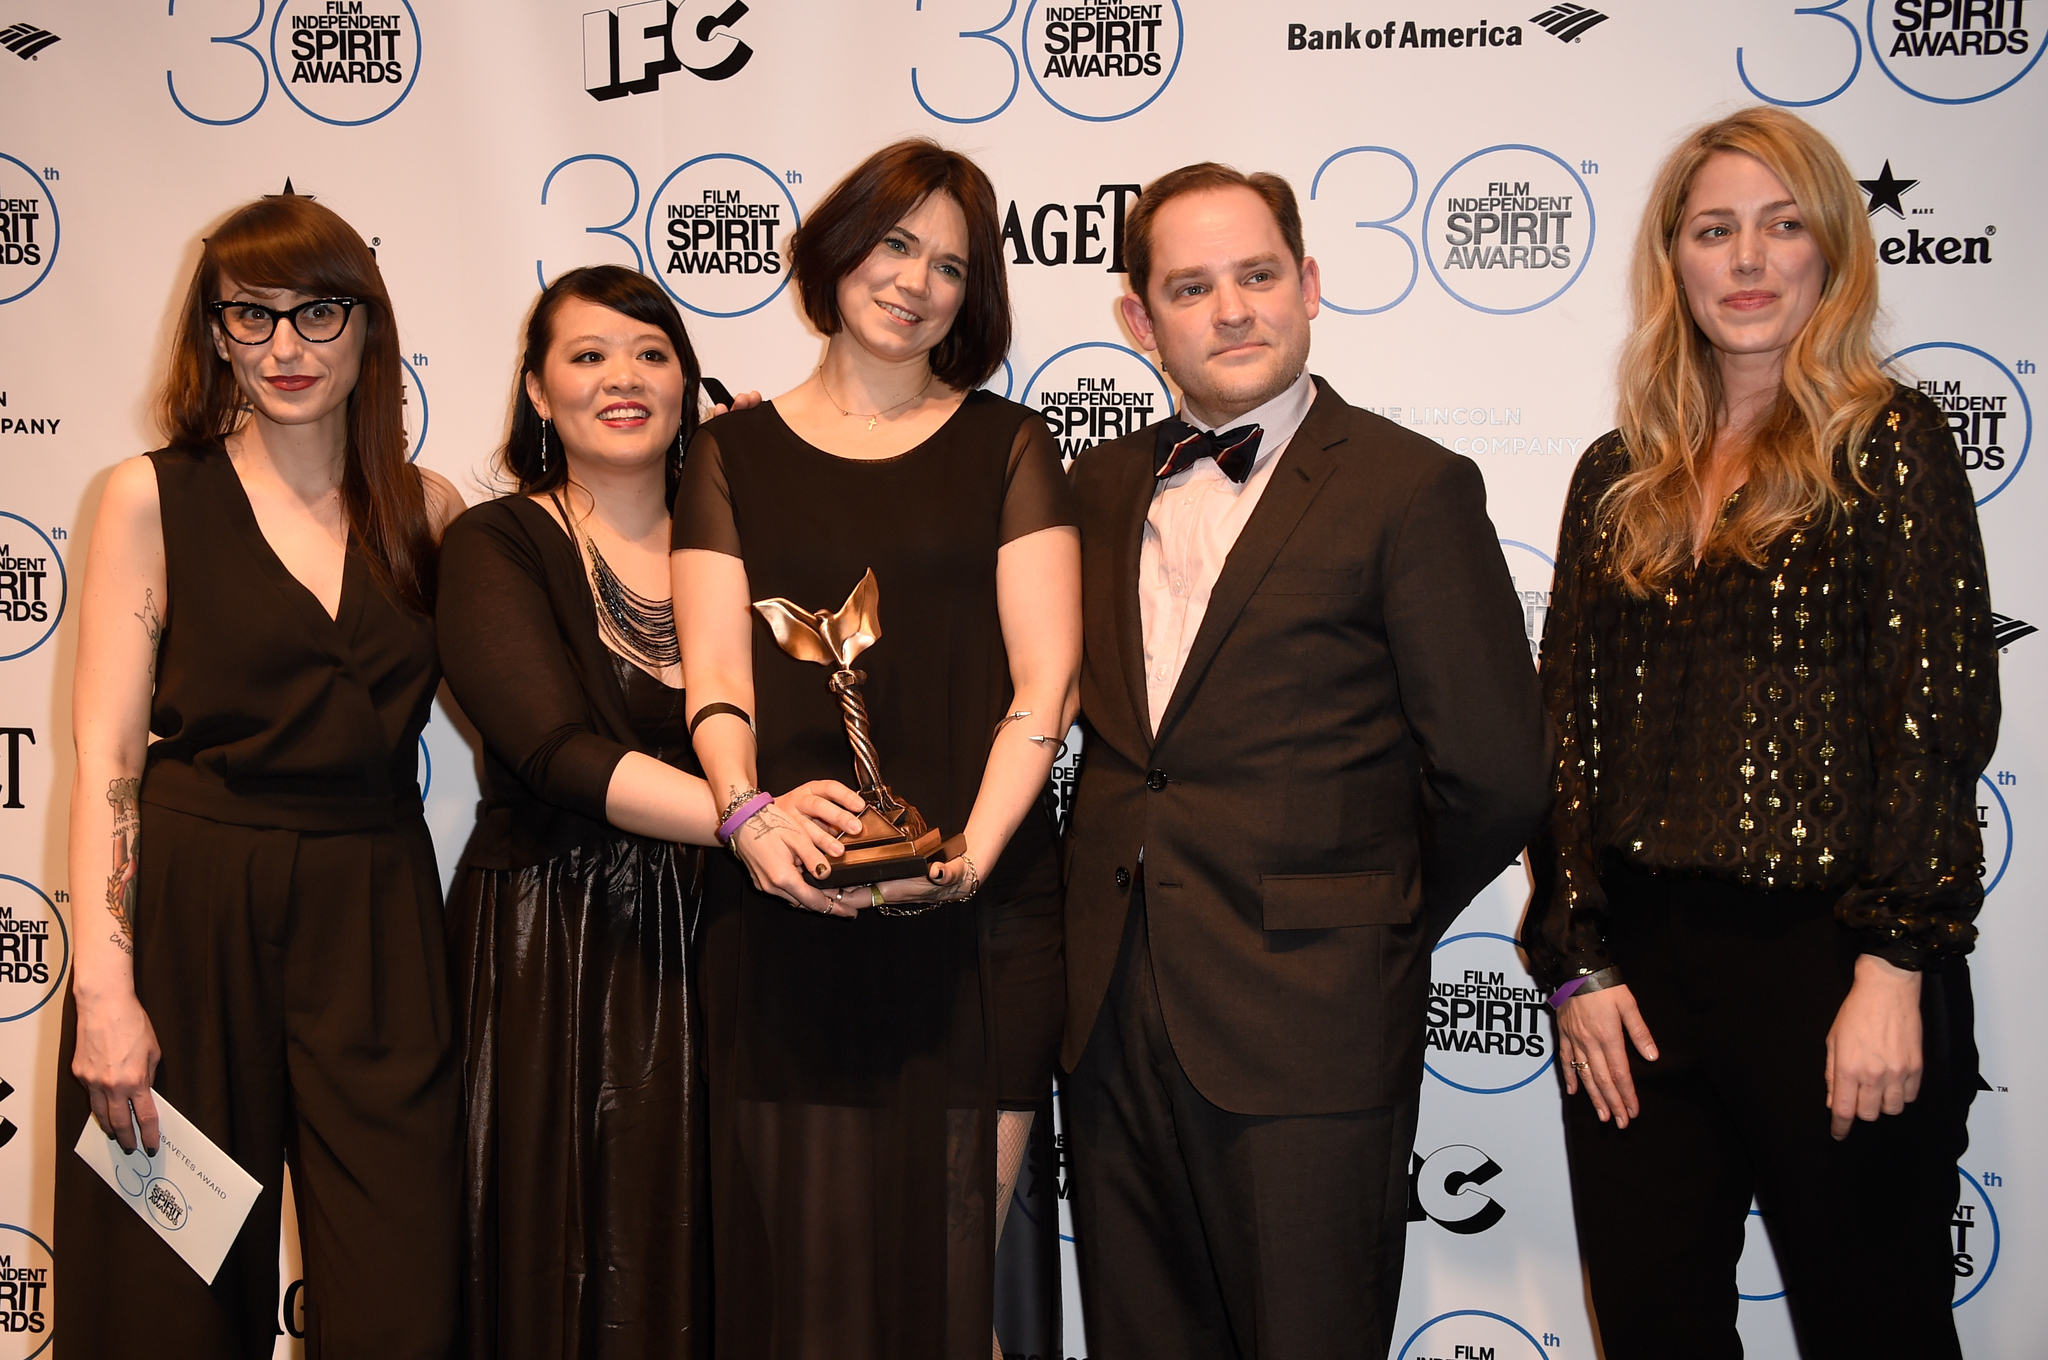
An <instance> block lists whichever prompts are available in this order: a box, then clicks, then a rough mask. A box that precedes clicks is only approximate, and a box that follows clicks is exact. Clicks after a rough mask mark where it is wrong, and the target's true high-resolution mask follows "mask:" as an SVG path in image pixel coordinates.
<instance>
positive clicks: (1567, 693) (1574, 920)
mask: <svg viewBox="0 0 2048 1360" xmlns="http://www.w3.org/2000/svg"><path fill="white" fill-rule="evenodd" d="M1621 461H1622V449H1621V441H1620V438H1619V436H1616V435H1609V436H1607V437H1606V438H1603V439H1600V440H1596V441H1595V442H1594V444H1593V447H1591V448H1590V449H1588V450H1586V453H1585V456H1584V457H1582V458H1581V459H1580V460H1579V466H1578V469H1577V471H1575V472H1574V473H1573V474H1572V484H1571V490H1570V491H1569V492H1568V493H1567V495H1566V497H1565V506H1564V522H1563V525H1562V526H1561V527H1560V529H1559V531H1558V538H1557V566H1556V568H1555V571H1554V574H1553V576H1552V578H1551V583H1550V611H1549V613H1548V615H1547V616H1546V617H1545V620H1544V626H1543V648H1542V661H1541V664H1540V673H1541V682H1542V687H1543V704H1544V707H1545V708H1546V709H1547V710H1548V711H1549V713H1550V720H1551V721H1552V722H1553V723H1555V724H1556V725H1557V766H1556V770H1555V772H1554V777H1553V780H1552V800H1551V806H1550V817H1549V820H1548V822H1547V823H1546V824H1545V825H1544V827H1543V829H1542V830H1541V831H1539V832H1538V833H1537V838H1536V843H1535V844H1534V845H1533V846H1531V847H1530V851H1529V865H1530V869H1531V871H1532V873H1533V875H1534V877H1535V880H1536V882H1535V893H1534V895H1533V896H1532V897H1531V899H1530V903H1529V919H1528V922H1527V924H1526V925H1525V927H1524V929H1523V932H1522V934H1523V936H1524V938H1523V941H1522V946H1523V948H1524V949H1526V950H1527V951H1528V954H1529V963H1530V967H1531V970H1532V971H1533V972H1534V973H1535V975H1536V979H1537V981H1539V982H1541V983H1542V984H1543V985H1544V986H1546V987H1557V986H1559V985H1560V984H1562V983H1564V982H1565V981H1567V980H1568V979H1571V978H1574V977H1581V976H1584V975H1585V974H1587V973H1593V972H1598V971H1599V970H1600V969H1602V968H1605V967H1607V966H1608V963H1609V962H1610V960H1609V959H1608V957H1607V947H1606V913H1607V895H1606V893H1605V892H1603V891H1602V890H1601V887H1600V877H1599V873H1598V868H1599V854H1598V851H1597V850H1596V848H1595V847H1594V844H1593V840H1594V830H1593V826H1594V822H1593V811H1594V803H1593V800H1594V796H1595V791H1596V785H1597V782H1598V779H1599V759H1600V727H1599V713H1600V710H1599V700H1598V693H1597V689H1596V681H1597V680H1598V678H1599V657H1598V655H1597V651H1598V649H1597V646H1596V642H1595V636H1594V631H1593V629H1592V628H1590V627H1589V626H1588V620H1587V617H1586V615H1587V611H1588V609H1589V608H1590V607H1591V605H1592V602H1593V595H1594V592H1595V589H1596V581H1597V573H1598V570H1599V550H1600V546H1601V541H1602V538H1603V537H1604V535H1602V533H1601V531H1600V529H1599V526H1598V524H1597V522H1596V521H1597V517H1598V511H1599V505H1600V498H1601V496H1602V495H1603V494H1604V493H1605V492H1606V490H1607V487H1608V486H1609V485H1610V484H1611V483H1612V481H1613V479H1614V476H1615V474H1616V472H1618V470H1619V467H1620V464H1621Z"/></svg>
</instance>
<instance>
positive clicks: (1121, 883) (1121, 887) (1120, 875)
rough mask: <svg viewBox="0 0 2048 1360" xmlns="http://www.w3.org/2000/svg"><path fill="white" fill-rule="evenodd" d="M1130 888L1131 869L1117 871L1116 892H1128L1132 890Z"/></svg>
mask: <svg viewBox="0 0 2048 1360" xmlns="http://www.w3.org/2000/svg"><path fill="white" fill-rule="evenodd" d="M1130 886H1131V871H1130V870H1129V869H1124V868H1119V869H1118V870H1117V871H1116V890H1117V891H1118V892H1126V891H1128V890H1129V889H1130Z"/></svg>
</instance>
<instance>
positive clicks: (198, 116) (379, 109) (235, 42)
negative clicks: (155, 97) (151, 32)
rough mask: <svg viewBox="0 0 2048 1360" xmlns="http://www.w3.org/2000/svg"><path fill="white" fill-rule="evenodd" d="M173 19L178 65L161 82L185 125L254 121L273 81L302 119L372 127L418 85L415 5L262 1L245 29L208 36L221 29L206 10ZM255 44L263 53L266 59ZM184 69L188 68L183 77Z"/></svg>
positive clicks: (396, 0)
mask: <svg viewBox="0 0 2048 1360" xmlns="http://www.w3.org/2000/svg"><path fill="white" fill-rule="evenodd" d="M169 18H170V20H171V22H172V23H173V24H175V25H176V26H177V38H176V39H175V40H174V49H173V50H174V53H175V54H176V55H174V56H173V58H172V62H173V64H172V67H171V69H169V70H167V71H165V72H164V80H165V84H166V86H167V87H168V89H169V91H170V97H171V102H172V103H173V104H175V105H176V106H177V108H178V110H179V112H181V113H183V114H184V115H185V116H186V117H187V118H190V119H192V120H193V121H194V122H199V123H206V124H208V125H210V126H214V127H225V126H231V125H233V124H236V123H241V122H244V121H246V120H248V119H250V118H253V117H254V116H255V115H256V112H257V110H259V109H261V108H262V107H263V106H264V105H265V104H266V103H268V102H269V100H270V92H271V86H272V79H271V78H272V76H273V74H274V75H275V77H276V82H275V83H276V87H277V88H278V89H279V90H282V91H283V92H284V96H285V98H286V99H288V100H290V101H291V103H292V104H293V105H295V106H296V107H297V108H298V109H299V110H300V111H301V112H302V113H305V114H307V115H309V116H310V117H313V118H317V119H318V120H320V121H321V122H323V123H331V124H334V125H335V126H337V127H357V126H360V125H362V124H364V123H374V122H376V121H377V120H378V119H379V118H382V117H384V116H385V115H386V114H388V113H390V112H391V111H392V110H393V109H395V108H397V107H398V106H399V105H400V104H401V103H403V102H404V101H405V97H406V96H407V95H408V94H410V93H412V88H413V85H414V83H415V82H416V81H417V80H418V79H419V73H420V57H421V38H420V23H419V16H418V14H416V13H415V12H414V10H413V5H412V0H275V3H274V4H273V3H272V0H262V3H260V4H258V5H257V6H256V17H255V18H254V19H253V20H252V21H251V22H250V24H249V26H248V27H247V28H245V29H242V30H241V31H239V32H233V33H212V32H208V31H207V30H208V29H209V28H211V27H213V26H216V25H217V24H218V23H219V22H220V20H219V19H218V18H217V17H214V15H213V13H212V11H211V10H210V9H205V8H201V7H195V6H189V5H188V6H187V9H186V13H185V14H183V15H180V14H179V13H178V10H177V6H176V4H175V3H173V4H172V5H171V7H170V10H169ZM266 18H267V19H268V20H269V27H268V30H267V34H266V33H265V32H264V21H265V19H266ZM252 39H253V41H252ZM257 42H264V43H265V44H266V46H267V48H268V52H267V54H266V52H265V51H264V50H263V49H262V48H259V47H258V46H257V45H256V43H257ZM222 47H226V48H229V49H234V48H240V49H241V50H242V51H243V52H245V53H247V60H228V59H225V58H223V57H222V56H220V55H219V49H220V48H222ZM266 56H267V60H266ZM248 60H253V61H254V63H255V69H253V70H251V69H250V68H249V66H248ZM180 65H184V66H185V67H186V68H187V69H186V70H185V71H184V72H183V73H182V74H181V72H180V70H179V66H180Z"/></svg>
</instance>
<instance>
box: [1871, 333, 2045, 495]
mask: <svg viewBox="0 0 2048 1360" xmlns="http://www.w3.org/2000/svg"><path fill="white" fill-rule="evenodd" d="M1885 363H1886V365H1887V366H1888V367H1890V368H1891V369H1892V371H1893V373H1894V374H1895V375H1896V376H1897V377H1898V380H1899V381H1900V382H1903V383H1905V384H1907V385H1908V386H1911V387H1917V388H1919V389H1920V391H1921V392H1922V393H1923V394H1925V395H1926V397H1927V398H1928V400H1930V401H1932V402H1933V403H1934V404H1935V405H1936V406H1938V407H1940V408H1941V410H1942V413H1943V414H1944V415H1946V416H1947V417H1948V427H1949V429H1950V430H1951V431H1952V432H1953V433H1954V435H1955V439H1956V447H1957V448H1958V449H1960V450H1961V452H1962V455H1963V467H1964V468H1965V469H1967V470H1968V472H1969V474H1970V489H1971V490H1972V491H1973V492H1974V493H1975V494H1976V498H1977V504H1978V505H1979V506H1982V505H1984V504H1985V503H1986V502H1988V501H1990V500H1992V499H1994V498H1995V497H1997V496H1998V495H1999V494H2000V493H2001V492H2003V491H2004V490H2005V489H2006V488H2007V487H2008V486H2011V485H2012V479H2013V478H2014V477H2017V476H2018V475H2019V471H2020V467H2021V465H2023V464H2024V463H2025V462H2026V461H2027V450H2028V449H2029V448H2030V447H2032V445H2033V442H2034V408H2033V405H2032V403H2030V402H2029V401H2028V400H2027V393H2026V389H2025V388H2023V387H2021V386H2020V380H2019V377H2018V374H2016V373H2015V372H2014V371H2013V369H2012V368H2008V367H2007V366H2006V365H2005V364H2004V363H2003V362H2001V361H2000V360H1998V359H1997V358H1995V357H1994V356H1992V355H1991V354H1988V353H1986V352H1985V351H1984V350H1981V349H1978V348H1977V347H1976V346H1975V345H1965V344H1959V343H1957V342H1955V341H1950V340H1930V341H1927V342H1926V343H1924V344H1918V345H1908V346H1906V348H1904V349H1902V350H1900V351H1899V352H1898V353H1896V354H1894V355H1892V356H1891V357H1890V358H1888V359H1886V360H1885ZM2017 367H2019V368H2020V370H2021V371H2023V372H2024V371H2031V369H2032V365H2031V364H2021V365H2018V366H2017Z"/></svg>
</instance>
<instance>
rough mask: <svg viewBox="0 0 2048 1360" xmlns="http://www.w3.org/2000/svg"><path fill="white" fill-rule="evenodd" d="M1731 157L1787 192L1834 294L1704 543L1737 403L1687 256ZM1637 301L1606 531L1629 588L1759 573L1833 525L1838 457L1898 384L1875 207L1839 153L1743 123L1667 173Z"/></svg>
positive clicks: (1644, 240) (1722, 130)
mask: <svg viewBox="0 0 2048 1360" xmlns="http://www.w3.org/2000/svg"><path fill="white" fill-rule="evenodd" d="M1722 151H1738V152H1742V153H1744V154H1746V155H1750V156H1754V157H1756V159H1757V160H1759V161H1761V162H1762V163H1763V164H1764V165H1765V166H1766V167H1767V168H1768V169H1769V170H1770V171H1771V173H1772V174H1774V175H1776V176H1777V177H1778V178H1779V179H1780V180H1781V181H1783V182H1784V184H1785V187H1786V188H1787V189H1789V190H1790V191H1791V193H1792V198H1793V201H1794V202H1796V203H1797V204H1798V205H1799V207H1800V209H1801V210H1802V212H1803V213H1804V214H1805V221H1806V227H1807V230H1808V231H1809V232H1810V233H1811V234H1812V236H1813V240H1814V242H1815V244H1816V245H1818V246H1819V247H1820V252H1821V256H1822V258H1823V259H1824V260H1825V261H1826V263H1827V279H1826V282H1825V283H1824V284H1823V285H1822V288H1821V297H1820V302H1819V305H1818V306H1817V307H1816V308H1815V310H1814V313H1813V316H1812V318H1811V319H1810V320H1809V321H1808V322H1807V323H1806V327H1805V329H1804V330H1802V331H1801V332H1800V333H1799V336H1798V338H1797V339H1795V340H1794V341H1793V342H1792V346H1791V348H1790V349H1789V350H1787V351H1786V354H1785V370H1784V380H1783V384H1782V385H1781V386H1780V387H1779V389H1778V396H1777V400H1776V401H1775V402H1774V403H1773V404H1772V406H1771V408H1770V410H1769V411H1767V412H1765V413H1764V414H1763V415H1762V416H1761V417H1759V418H1758V420H1757V422H1756V424H1755V426H1754V428H1753V429H1752V430H1751V431H1750V433H1749V436H1748V439H1747V442H1746V446H1745V448H1744V450H1743V452H1744V454H1745V455H1746V457H1747V459H1748V465H1749V475H1748V479H1747V481H1746V482H1745V483H1744V485H1743V491H1742V497H1741V499H1740V500H1739V501H1737V502H1736V509H1735V511H1734V512H1733V513H1732V514H1730V515H1729V516H1728V517H1727V519H1726V520H1725V521H1723V522H1719V523H1716V524H1714V526H1713V527H1712V528H1711V529H1709V531H1708V535H1707V539H1706V541H1705V542H1704V543H1698V542H1695V538H1694V536H1695V534H1696V533H1697V532H1698V530H1697V527H1696V526H1697V525H1698V523H1699V519H1700V513H1699V512H1700V509H1701V504H1700V502H1701V499H1702V497H1703V496H1704V495H1705V494H1706V491H1705V486H1704V479H1703V477H1702V473H1703V471H1704V467H1705V462H1706V459H1707V456H1708V454H1709V453H1710V452H1711V451H1712V449H1713V447H1714V440H1715V438H1716V436H1717V435H1718V434H1719V433H1720V411H1721V403H1722V398H1723V392H1722V386H1721V370H1720V365H1719V364H1718V363H1717V362H1716V360H1715V356H1714V350H1713V346H1712V345H1710V344H1709V343H1708V341H1707V337H1706V336H1705V335H1704V334H1703V333H1702V332H1701V330H1700V328H1699V326H1698V324H1697V323H1696V322H1694V320H1693V318H1692V312H1691V310H1690V309H1689V308H1688V306H1687V304H1686V299H1685V294H1684V292H1683V291H1682V290H1681V289H1680V287H1679V279H1678V271H1677V268H1676V266H1675V263H1674V261H1673V259H1672V245H1673V241H1674V239H1675V237H1676V235H1677V233H1678V230H1679V228H1680V226H1681V225H1682V218H1683V216H1684V213H1685V205H1686V199H1687V197H1688V196H1689V195H1690V193H1691V191H1692V182H1693V178H1694V176H1696V175H1697V174H1698V173H1699V170H1700V167H1701V166H1703V165H1705V164H1706V162H1707V160H1708V159H1709V158H1710V157H1712V156H1714V155H1715V154H1717V153H1719V152H1722ZM1629 292H1630V301H1631V304H1632V309H1633V313H1634V316H1633V328H1632V330H1631V332H1630V334H1629V338H1628V343H1627V345H1626V346H1625V347H1624V348H1623V350H1622V359H1621V378H1620V384H1619V386H1620V392H1621V397H1620V419H1619V424H1620V427H1621V434H1622V437H1623V439H1624V440H1625V441H1626V442H1627V446H1628V457H1629V471H1628V472H1627V473H1626V474H1624V475H1623V476H1622V477H1621V478H1620V479H1619V480H1617V481H1616V482H1615V484H1614V485H1613V486H1612V487H1611V488H1609V489H1608V492H1607V494H1606V496H1605V497H1603V498H1602V500H1601V504H1600V517H1601V521H1602V523H1603V524H1604V525H1605V526H1607V527H1608V528H1610V529H1611V530H1612V532H1613V536H1614V548H1613V557H1612V559H1611V564H1612V568H1613V571H1614V574H1615V575H1616V577H1618V578H1619V579H1620V581H1621V582H1622V584H1623V585H1624V586H1625V587H1626V588H1627V589H1628V590H1630V591H1631V592H1632V593H1635V594H1638V595H1641V594H1646V593H1648V592H1649V591H1651V590H1653V589H1655V588H1658V587H1660V586H1662V585H1663V584H1664V583H1665V582H1666V581H1668V580H1670V579H1671V577H1673V576H1674V575H1676V574H1678V573H1679V572H1681V571H1683V570H1684V569H1685V567H1686V566H1688V565H1689V564H1690V562H1691V560H1692V557H1693V555H1694V554H1695V553H1698V554H1699V555H1701V556H1702V557H1705V558H1717V557H1721V556H1723V555H1726V554H1733V555H1735V556H1738V557H1740V558H1742V559H1743V560H1744V561H1747V562H1750V563H1752V564H1756V563H1759V562H1761V561H1762V560H1763V554H1764V552H1765V550H1766V549H1767V548H1768V547H1769V546H1770V544H1771V542H1772V541H1773V540H1775V539H1776V538H1778V537H1779V536H1780V535H1781V534H1783V533H1785V532H1786V531H1787V530H1789V529H1792V528H1794V527H1795V526H1798V525H1801V524H1808V523H1813V522H1816V521H1818V520H1821V519H1824V518H1826V517H1828V516H1830V515H1832V514H1833V513H1834V512H1835V511H1836V510H1837V509H1839V508H1840V506H1841V503H1842V500H1843V498H1844V497H1845V495H1847V494H1848V493H1847V489H1846V488H1843V487H1841V486H1839V485H1837V482H1836V478H1835V476H1834V471H1833V463H1834V450H1835V449H1836V448H1838V447H1840V446H1841V445H1843V444H1844V443H1845V442H1846V443H1848V444H1849V445H1850V446H1852V447H1853V446H1855V445H1857V444H1860V443H1861V442H1862V441H1863V439H1864V437H1865V436H1867V435H1868V434H1869V432H1870V428H1871V425H1872V424H1873V423H1874V422H1875V421H1876V419H1877V417H1878V414H1879V413H1880V412H1881V411H1882V410H1883V409H1884V407H1885V405H1886V403H1887V402H1888V401H1890V399H1891V396H1892V383H1891V379H1890V378H1888V377H1886V376H1885V373H1884V370H1883V368H1882V367H1881V366H1880V365H1879V363H1878V359H1877V353H1876V350H1875V348H1874V347H1873V343H1872V337H1871V327H1872V324H1873V323H1874V321H1875V320H1876V317H1877V254H1876V249H1875V246H1874V243H1873V241H1872V239H1871V235H1870V221H1869V217H1868V214H1866V213H1865V211H1864V207H1863V196H1862V192H1861V191H1860V189H1859V188H1858V186H1857V184H1856V181H1855V179H1854V177H1853V176H1851V175H1850V173H1849V167H1848V166H1847V165H1845V164H1843V162H1842V157H1841V154H1840V153H1839V152H1837V151H1836V150H1835V148H1834V146H1833V145H1832V144H1831V143H1830V142H1829V141H1828V139H1827V138H1825V137H1823V136H1821V134H1820V133H1819V132H1817V131H1816V130H1815V129H1814V128H1813V126H1812V125H1811V124H1809V123H1807V122H1806V121H1805V120H1804V119H1801V118H1798V117H1796V116H1794V115H1792V114H1790V113H1787V112H1785V111H1784V110H1782V109H1775V108H1766V107H1758V108H1750V109H1743V110H1742V111H1740V112H1738V113H1734V114H1730V115H1729V116H1728V117H1726V118H1723V119H1721V120H1719V121H1718V122H1714V123H1709V124H1707V125H1706V126H1705V127H1702V128H1700V129H1699V130H1698V131H1696V132H1694V133H1692V134H1691V135H1690V136H1688V137H1687V138H1686V139H1685V140H1684V141H1683V142H1681V143H1680V144H1679V146H1678V147H1677V149H1676V150H1674V151H1673V152H1672V153H1671V155H1670V156H1669V157H1668V158H1667V159H1666V160H1665V162H1664V167H1663V169H1662V170H1660V171H1659V172H1658V175H1657V182H1656V185H1655V187H1654V188H1652V189H1651V191H1650V201H1649V204H1648V205H1647V206H1646V207H1645V208H1644V210H1643V222H1642V227H1641V229H1640V231H1639V232H1638V233H1637V236H1636V249H1635V259H1634V263H1633V264H1632V266H1631V269H1630V279H1629ZM1852 467H1853V464H1852ZM1859 480H1860V478H1859Z"/></svg>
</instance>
